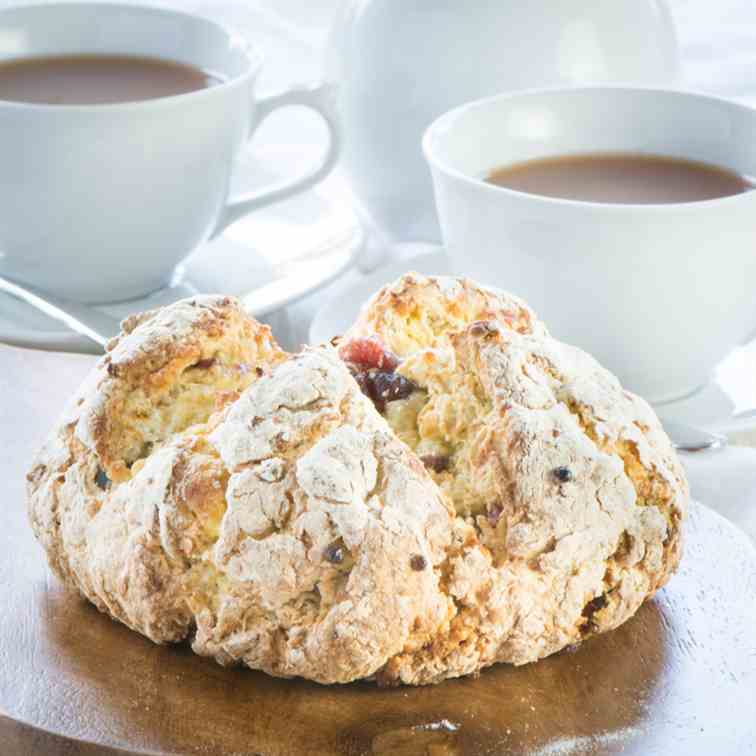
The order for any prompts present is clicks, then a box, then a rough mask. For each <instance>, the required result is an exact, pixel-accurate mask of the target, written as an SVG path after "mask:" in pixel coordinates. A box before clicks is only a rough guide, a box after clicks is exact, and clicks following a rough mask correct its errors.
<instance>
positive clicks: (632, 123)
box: [423, 87, 756, 402]
mask: <svg viewBox="0 0 756 756" xmlns="http://www.w3.org/2000/svg"><path fill="white" fill-rule="evenodd" d="M423 147H424V151H425V155H426V157H427V159H428V161H429V163H430V166H431V172H432V174H433V181H434V187H435V193H436V202H437V206H438V211H439V215H440V220H441V227H442V232H443V238H444V242H445V244H446V246H447V248H448V251H449V255H450V257H451V261H452V266H453V267H454V269H455V271H456V272H458V273H462V274H466V275H470V276H473V277H475V278H478V279H480V280H482V281H484V282H486V283H488V284H491V285H495V286H500V287H502V288H505V289H508V290H509V291H512V292H514V293H516V294H518V295H520V296H522V297H523V298H524V299H526V300H527V301H528V302H529V303H530V304H531V305H532V306H533V307H534V308H535V310H536V312H538V313H539V315H541V316H542V317H543V318H544V319H545V320H546V322H547V323H548V325H549V327H550V330H551V331H552V333H553V334H554V335H555V336H557V337H558V338H560V339H563V340H565V341H568V342H572V343H575V344H578V345H580V346H582V347H583V348H585V349H586V350H588V351H589V352H591V353H592V354H593V355H595V356H596V357H597V358H598V359H599V360H600V361H602V362H603V363H605V364H606V365H607V366H608V367H609V368H611V369H612V370H613V371H614V372H616V373H617V375H618V376H619V378H620V380H621V381H622V382H623V384H624V385H625V386H627V387H628V388H629V389H632V390H633V391H636V392H637V393H640V394H641V395H643V396H645V397H646V398H647V399H649V400H651V401H654V402H663V401H667V400H671V399H675V398H679V397H681V396H684V395H686V394H688V393H690V392H692V391H694V390H695V389H696V388H697V387H699V386H701V385H703V384H704V383H705V382H706V381H707V380H708V378H709V375H710V373H711V371H712V369H713V367H714V366H715V365H716V363H717V362H718V361H719V360H720V359H721V358H722V357H724V355H725V354H726V353H727V352H728V351H729V350H730V349H732V348H733V347H734V346H736V345H738V344H739V343H742V342H743V341H744V340H745V339H747V338H748V337H749V336H750V335H751V334H752V333H753V331H754V329H755V328H756V294H755V293H754V291H755V290H756V191H751V192H746V193H744V194H739V195H734V196H730V197H724V198H721V199H715V200H707V201H703V202H692V203H677V204H663V205H662V204H659V205H617V204H602V203H593V202H579V201H574V200H561V199H553V198H547V197H540V196H535V195H531V194H525V193H521V192H517V191H513V190H510V189H505V188H502V187H500V186H494V185H492V184H489V183H486V182H484V181H483V178H484V177H485V176H487V175H488V174H489V172H490V171H491V170H493V169H495V168H497V167H500V166H503V165H507V164H511V163H517V162H521V161H524V160H529V159H533V158H540V157H546V156H552V155H565V154H569V153H595V152H602V151H603V152H612V151H621V152H646V153H656V154H663V155H670V156H675V157H682V158H688V159H692V160H698V161H704V162H708V163H714V164H717V165H720V166H723V167H725V168H729V169H732V170H734V171H736V172H738V173H741V174H745V175H747V176H754V175H756V111H755V110H753V109H751V108H748V107H746V106H743V105H739V104H736V103H732V102H727V101H725V100H721V99H717V98H715V97H707V96H703V95H698V94H692V93H681V92H673V91H664V90H657V89H633V88H621V87H596V88H585V89H573V90H550V91H546V90H544V91H531V92H524V93H516V94H511V95H502V96H497V97H493V98H488V99H485V100H480V101H478V102H474V103H471V104H468V105H465V106H462V107H460V108H457V109H455V110H452V111H450V112H448V113H446V114H445V115H443V116H441V117H440V118H439V119H438V120H436V121H435V122H434V123H433V124H432V125H431V126H430V128H429V129H428V130H427V132H426V134H425V137H424V140H423ZM754 379H755V380H756V377H755V378H754Z"/></svg>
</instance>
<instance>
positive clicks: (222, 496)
mask: <svg viewBox="0 0 756 756" xmlns="http://www.w3.org/2000/svg"><path fill="white" fill-rule="evenodd" d="M365 336H377V337H378V338H379V339H381V340H382V341H383V342H384V343H386V344H387V345H388V346H389V347H390V348H391V349H392V350H393V351H394V352H395V353H397V354H398V355H399V356H400V357H401V358H402V359H403V361H402V363H401V365H400V366H399V368H398V372H399V374H400V375H401V376H404V377H405V378H407V379H408V380H410V381H412V382H413V383H414V384H415V385H416V386H417V387H419V388H418V390H417V391H416V392H415V394H413V396H412V397H411V398H409V399H407V400H402V401H397V402H394V403H387V404H386V405H385V409H386V412H385V414H386V418H383V417H381V415H379V414H378V412H377V411H376V410H375V408H374V407H373V405H372V403H371V402H370V401H369V400H368V399H367V398H366V397H365V396H363V395H362V393H361V392H360V390H359V387H358V384H357V382H356V381H355V379H354V378H353V377H352V375H350V372H349V370H348V369H347V367H346V366H345V365H344V364H343V363H342V362H341V360H340V359H339V358H338V355H337V354H336V352H335V350H333V349H331V348H328V347H321V348H317V349H307V350H305V351H304V352H302V353H300V354H298V355H294V356H289V355H286V354H285V353H283V352H282V351H281V350H280V349H279V348H278V347H277V346H276V344H275V342H274V341H273V340H272V338H271V335H270V332H269V330H268V329H267V327H265V326H261V325H260V324H258V323H256V322H255V321H254V320H252V319H251V318H249V317H248V316H247V315H246V314H245V313H244V311H243V310H242V308H241V306H240V305H239V304H238V303H237V302H236V301H235V300H233V299H230V298H226V297H200V298H196V299H193V300H185V301H183V302H179V303H177V304H175V305H173V306H171V307H168V308H165V309H163V310H159V311H153V312H149V313H144V314H142V315H139V316H136V317H133V318H130V319H128V320H127V321H126V322H125V323H124V332H123V334H122V335H121V336H120V337H119V338H118V339H116V340H114V341H113V342H112V343H111V344H110V345H109V349H108V353H107V355H106V356H105V357H104V358H103V359H102V360H101V361H100V363H99V364H98V366H97V368H96V369H95V370H94V371H93V373H92V375H91V376H90V377H89V379H88V380H87V381H86V382H85V384H84V386H83V387H82V389H81V390H80V392H79V393H78V394H77V395H76V397H75V398H74V399H73V401H72V402H71V404H70V405H69V407H68V408H67V409H66V411H65V412H64V415H63V417H62V418H61V421H60V423H59V426H58V428H57V429H56V430H55V431H54V433H53V434H51V436H50V438H49V439H48V441H47V443H46V444H45V446H44V447H43V449H42V450H41V452H40V454H39V455H38V457H37V460H36V461H35V463H34V465H33V467H32V470H31V471H30V473H29V476H28V481H29V482H28V495H29V514H30V520H31V523H32V526H33V528H34V531H35V534H36V535H37V538H38V539H39V541H40V542H41V543H42V545H43V546H44V548H45V550H46V552H47V555H48V558H49V561H50V564H51V566H52V568H53V570H54V571H55V572H56V573H57V574H58V575H60V577H61V578H62V579H63V580H64V581H65V582H66V583H67V584H68V585H70V586H71V587H73V588H75V589H77V590H78V591H80V592H81V593H82V594H83V595H84V596H86V597H87V598H88V599H89V600H91V601H92V602H93V603H94V604H95V605H97V606H98V608H100V610H102V611H104V612H107V613H108V614H110V615H111V616H112V617H114V618H116V619H118V620H120V621H121V622H123V623H125V624H126V625H128V626H129V627H132V628H133V629H135V630H137V631H139V632H140V633H142V634H144V635H146V636H147V637H149V638H151V639H152V640H154V641H156V642H173V641H178V640H181V639H184V638H190V639H191V640H192V645H193V648H194V649H195V651H196V652H197V653H199V654H203V655H209V656H213V657H214V658H216V659H217V660H218V661H219V662H221V663H223V664H230V663H244V664H246V665H248V666H250V667H253V668H256V669H262V670H265V671H266V672H268V673H270V674H274V675H280V676H302V677H307V678H309V679H312V680H316V681H318V682H323V683H332V682H347V681H350V680H354V679H359V678H365V677H374V678H376V679H377V680H378V681H379V682H381V683H384V684H396V683H410V684H425V683H433V682H438V681H440V680H442V679H444V678H447V677H454V676H459V675H464V674H468V673H472V672H476V671H478V670H479V669H481V668H483V667H485V666H487V665H490V664H493V663H495V662H497V661H507V662H513V663H516V664H521V663H525V662H528V661H533V660H535V659H538V658H541V657H543V656H546V655H548V654H550V653H553V652H555V651H557V650H559V649H560V648H563V647H564V646H565V645H568V644H571V643H574V642H576V641H579V640H581V639H583V638H585V637H587V636H589V635H591V634H593V633H596V632H603V631H604V630H608V629H610V628H612V627H615V626H616V625H618V624H619V623H621V622H623V621H624V620H625V619H627V618H628V617H629V616H631V615H632V613H633V612H635V611H636V610H637V608H638V606H640V604H641V602H642V601H643V600H644V599H645V598H646V597H648V596H649V595H651V594H652V593H653V592H654V590H656V589H657V588H658V587H659V586H661V585H663V584H664V582H665V581H666V580H667V579H668V577H669V575H670V573H671V572H672V570H673V569H674V568H675V566H676V564H677V562H678V560H679V556H680V522H681V519H682V516H683V513H684V507H685V501H686V498H687V488H686V483H685V479H684V476H683V473H682V471H681V469H680V465H679V463H678V461H677V459H676V457H675V455H674V452H673V451H672V448H671V446H670V444H669V441H668V439H667V438H666V436H665V435H664V433H663V431H662V430H661V427H660V425H659V423H658V420H657V419H656V417H655V416H654V414H653V412H652V411H651V410H650V408H649V407H648V406H647V405H646V404H645V403H644V402H642V401H641V400H640V399H638V398H637V397H634V396H632V395H631V394H628V393H626V392H623V391H622V389H621V388H620V386H619V384H618V383H617V381H616V380H615V379H614V378H613V377H612V376H611V375H609V374H608V373H607V372H606V371H605V370H603V369H602V368H601V367H600V366H599V365H598V364H597V363H596V362H595V361H594V360H592V359H591V358H590V357H588V356H587V355H585V354H584V353H583V352H581V351H580V350H577V349H573V348H571V347H567V346H565V345H562V344H560V343H558V342H556V341H555V340H554V339H551V338H550V337H549V336H548V334H547V332H546V330H545V328H544V327H543V325H542V324H541V323H540V322H539V321H538V320H537V319H536V318H535V316H534V315H533V313H532V312H531V311H530V310H529V309H528V308H527V307H526V306H525V305H524V304H523V303H521V302H519V300H517V299H516V298H514V297H510V296H509V295H504V294H496V293H493V292H490V291H487V290H484V289H482V288H480V287H478V286H476V285H475V284H473V283H472V282H469V281H461V282H460V281H453V280H448V279H429V278H424V277H422V276H417V275H411V276H408V277H405V278H404V279H402V280H401V281H399V282H397V283H396V284H394V285H393V286H391V287H388V288H387V289H386V290H384V291H382V292H381V293H379V294H378V295H377V296H376V297H375V298H374V299H373V302H372V304H371V305H370V306H369V307H368V309H367V310H366V311H365V312H364V313H363V315H362V316H361V318H360V321H359V322H358V323H357V324H356V325H355V327H354V329H353V330H352V331H351V332H350V333H349V334H347V336H346V339H347V340H349V339H352V338H363V337H365ZM387 421H388V422H387ZM400 439H401V440H400ZM403 441H404V442H406V443H403ZM413 450H414V451H413ZM415 452H416V453H415ZM428 453H429V454H431V455H432V454H434V453H438V454H439V455H446V457H448V459H449V460H450V461H449V463H448V466H447V464H446V462H445V463H444V464H438V465H436V469H435V471H432V472H430V473H429V472H428V471H427V470H426V469H425V466H424V464H423V463H422V462H421V459H420V458H419V457H424V458H426V459H428V457H427V456H426V454H428ZM446 457H442V456H440V457H439V458H441V459H444V460H446ZM560 470H563V471H564V470H566V471H567V472H557V471H560Z"/></svg>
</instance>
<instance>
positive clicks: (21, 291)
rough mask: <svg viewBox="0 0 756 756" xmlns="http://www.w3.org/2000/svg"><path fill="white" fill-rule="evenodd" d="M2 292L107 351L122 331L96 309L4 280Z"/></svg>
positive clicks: (1, 286)
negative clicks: (113, 339) (108, 346)
mask: <svg viewBox="0 0 756 756" xmlns="http://www.w3.org/2000/svg"><path fill="white" fill-rule="evenodd" d="M0 291H2V292H5V293H6V294H10V295H11V296H12V297H15V298H16V299H20V300H21V301H23V302H26V303H27V304H29V305H31V306H32V307H34V308H35V309H37V310H39V311H40V312H43V313H44V314H45V315H47V316H49V317H51V318H53V319H55V320H57V321H59V322H61V323H63V324H65V325H66V326H68V327H69V328H70V329H71V330H73V331H76V332H77V333H80V334H81V335H82V336H86V337H87V338H88V339H91V340H92V341H94V342H95V343H96V344H99V345H100V346H101V347H103V348H104V347H105V345H106V344H107V343H108V341H109V340H110V339H111V338H112V337H113V336H115V335H116V334H117V333H118V331H119V330H120V325H119V322H118V321H117V320H116V319H115V318H112V317H110V315H106V314H105V313H103V312H100V311H99V310H97V309H95V308H94V307H90V306H88V305H85V304H80V303H78V302H71V301H70V300H67V299H61V298H60V297H56V296H55V295H54V294H50V293H48V292H46V291H41V290H40V289H36V288H34V287H33V286H29V285H27V284H18V283H16V282H15V281H11V280H9V279H8V278H3V277H0Z"/></svg>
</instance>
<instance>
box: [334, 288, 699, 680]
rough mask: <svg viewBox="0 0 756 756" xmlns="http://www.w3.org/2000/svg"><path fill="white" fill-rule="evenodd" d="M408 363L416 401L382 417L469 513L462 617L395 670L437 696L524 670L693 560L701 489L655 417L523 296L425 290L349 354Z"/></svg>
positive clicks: (463, 521) (456, 569)
mask: <svg viewBox="0 0 756 756" xmlns="http://www.w3.org/2000/svg"><path fill="white" fill-rule="evenodd" d="M364 339H369V340H371V341H372V342H375V343H382V344H383V345H384V346H385V348H386V349H387V350H388V351H390V352H391V353H392V354H393V356H394V362H395V363H396V365H397V366H396V367H395V372H396V373H397V374H399V375H401V376H403V377H404V378H406V379H407V381H409V382H410V383H411V384H412V385H413V386H414V391H413V392H412V393H411V394H410V396H408V397H407V398H404V399H402V400H398V401H394V402H387V403H386V404H385V406H383V407H381V409H382V412H383V413H384V415H385V417H386V419H387V420H388V423H389V425H390V426H391V427H392V428H393V429H394V431H395V432H396V434H397V435H398V436H399V437H400V438H401V439H402V440H403V441H404V442H405V443H406V444H407V445H408V446H409V447H410V448H412V449H413V450H414V451H415V452H416V453H417V455H418V456H419V457H420V458H421V459H422V460H424V461H425V463H426V465H427V467H428V469H429V472H430V474H431V475H432V477H433V478H434V479H435V481H436V483H437V484H438V485H439V487H440V488H441V490H442V491H443V492H444V494H445V496H446V497H447V498H448V500H449V501H450V502H451V503H452V505H453V507H454V509H455V513H456V516H455V520H454V524H453V526H452V542H451V547H450V549H449V551H448V552H447V555H446V558H445V560H444V561H443V562H442V564H441V565H440V570H441V572H442V574H443V581H442V589H443V590H444V591H445V592H446V593H447V595H449V596H450V597H451V598H452V600H453V602H454V613H453V616H452V617H451V618H450V620H449V622H448V625H447V626H446V627H445V628H443V629H442V630H440V631H439V632H438V633H437V634H436V636H435V637H434V638H433V641H432V643H430V644H428V645H426V646H425V647H423V648H420V649H408V650H407V651H406V652H405V653H403V654H402V655H400V656H398V657H395V658H393V659H392V660H391V661H390V662H389V664H387V665H386V667H385V668H384V669H383V670H382V671H381V677H382V679H384V680H386V681H388V682H399V681H401V682H411V683H428V682H436V681H439V680H441V679H443V678H444V677H451V676H457V675H463V674H467V673H470V672H475V671H477V670H479V669H481V668H482V667H485V666H487V665H490V664H493V663H495V662H511V663H515V664H523V663H526V662H531V661H534V660H536V659H539V658H542V657H544V656H547V655H549V654H552V653H554V652H556V651H558V650H560V649H562V648H564V647H565V646H568V645H570V644H573V643H576V642H579V641H581V640H583V639H585V638H587V637H588V636H590V635H593V634H596V633H600V632H603V631H606V630H610V629H612V628H614V627H616V626H617V625H619V624H621V623H622V622H624V621H625V620H627V619H628V618H629V617H630V616H632V615H633V614H634V613H635V612H636V611H637V609H638V608H639V607H640V605H641V604H642V603H643V601H644V600H645V599H647V598H648V597H650V596H652V595H653V593H654V592H655V591H656V590H657V589H658V588H660V587H661V586H663V585H664V584H665V583H666V581H667V580H668V578H669V576H670V575H671V573H672V572H673V571H674V569H675V568H676V566H677V564H678V562H679V559H680V555H681V522H682V519H683V516H684V512H685V508H686V503H687V498H688V490H687V483H686V481H685V477H684V474H683V471H682V469H681V465H680V463H679V461H678V459H677V457H676V455H675V453H674V451H673V449H672V446H671V443H670V441H669V439H668V438H667V436H666V435H665V433H664V432H663V430H662V428H661V425H660V423H659V420H658V419H657V417H656V416H655V414H654V413H653V411H652V410H651V408H650V407H649V406H648V404H646V402H644V401H643V400H641V399H640V398H638V397H636V396H634V395H633V394H631V393H629V392H626V391H624V390H623V389H622V387H621V386H620V384H619V383H618V381H617V380H616V378H615V377H614V376H612V375H611V374H610V373H609V372H608V371H606V370H605V369H604V368H602V367H601V366H600V365H599V364H598V363H597V362H596V361H595V360H594V359H593V358H591V357H590V356H589V355H587V354H585V353H584V352H582V351H581V350H579V349H576V348H574V347H571V346H568V345H565V344H562V343H560V342H558V341H556V340H555V339H553V338H551V337H550V336H549V335H548V333H547V331H546V329H545V327H544V326H543V325H542V324H540V323H539V322H538V321H537V319H536V318H535V316H534V315H533V313H532V312H531V311H530V310H529V309H528V308H527V307H526V306H525V305H523V304H522V303H521V302H519V301H518V300H517V299H515V298H513V297H510V296H509V295H506V294H502V295H500V296H499V295H497V294H494V293H491V292H489V291H487V290H484V289H482V288H480V287H478V286H476V285H475V284H474V283H472V282H470V281H465V280H456V279H449V278H426V277H424V276H420V275H417V274H409V275H407V276H405V277H403V278H402V279H400V280H399V281H398V282H396V283H394V284H392V285H390V286H388V287H386V288H385V289H383V290H382V291H381V292H379V293H378V294H377V295H376V296H375V297H374V298H373V300H372V301H371V303H370V305H369V306H368V307H367V308H366V310H364V311H363V313H362V315H361V316H360V318H359V320H358V322H357V323H356V324H355V326H354V328H353V329H352V330H350V331H349V332H348V333H347V334H346V335H345V336H344V339H343V340H342V345H341V353H342V355H344V354H346V355H349V354H352V353H358V352H359V347H360V343H361V342H362V341H363V340H364Z"/></svg>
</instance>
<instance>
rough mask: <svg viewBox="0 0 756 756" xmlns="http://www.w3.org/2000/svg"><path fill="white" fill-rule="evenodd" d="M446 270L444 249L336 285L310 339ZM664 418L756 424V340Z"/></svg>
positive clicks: (669, 406)
mask: <svg viewBox="0 0 756 756" xmlns="http://www.w3.org/2000/svg"><path fill="white" fill-rule="evenodd" d="M409 270H416V271H418V272H419V273H425V274H428V275H432V274H446V273H448V272H449V262H448V259H447V257H446V255H445V254H444V253H443V252H442V251H438V252H433V253H430V254H423V255H420V256H417V257H412V258H410V259H406V260H402V261H401V262H395V263H391V264H389V265H386V266H385V267H382V268H379V269H378V270H376V271H373V272H372V273H370V274H369V275H367V276H364V277H362V278H360V279H359V280H358V281H355V280H353V279H352V280H350V281H348V282H345V283H344V285H343V286H341V288H339V289H337V290H336V291H335V293H334V294H333V296H332V297H331V299H330V301H329V302H328V304H327V305H325V306H324V307H322V308H321V309H320V310H319V311H318V313H317V314H316V315H315V318H314V319H313V321H312V324H311V326H310V343H312V344H319V343H322V342H324V341H328V340H329V339H331V338H332V337H333V336H339V335H341V334H343V333H344V331H346V330H347V328H349V326H350V325H351V324H352V323H353V322H354V321H355V319H356V318H357V315H358V314H359V312H360V310H361V309H362V307H363V306H364V305H365V304H366V303H367V301H368V300H369V299H370V297H371V296H372V295H373V294H375V292H376V291H378V289H379V288H380V287H381V286H383V285H384V284H387V283H389V282H390V281H393V280H394V279H396V278H398V277H399V276H401V275H402V274H403V273H406V272H407V271H409ZM654 409H655V410H656V412H657V413H658V414H659V416H660V417H661V418H662V420H670V421H675V422H678V423H686V424H688V425H692V426H696V427H699V428H704V429H709V430H714V431H720V432H725V433H730V432H739V431H741V430H742V429H744V428H745V427H753V426H754V425H756V412H755V411H754V410H755V409H756V341H752V342H751V343H750V344H747V345H745V346H743V347H740V348H738V349H735V350H734V351H733V352H731V353H730V354H729V355H728V356H727V357H726V358H725V359H724V360H723V361H722V362H721V363H720V364H719V365H718V366H717V368H716V369H715V371H714V374H713V376H712V380H711V381H710V382H709V383H708V384H707V385H706V386H704V387H703V388H701V389H700V390H699V391H697V392H696V393H695V394H693V395H691V396H689V397H685V398H683V399H679V400H677V401H673V402H667V403H664V404H659V405H656V406H655V408H654Z"/></svg>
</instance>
